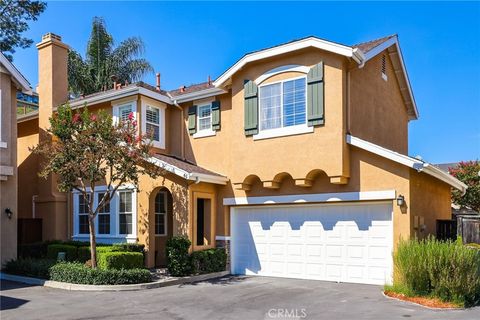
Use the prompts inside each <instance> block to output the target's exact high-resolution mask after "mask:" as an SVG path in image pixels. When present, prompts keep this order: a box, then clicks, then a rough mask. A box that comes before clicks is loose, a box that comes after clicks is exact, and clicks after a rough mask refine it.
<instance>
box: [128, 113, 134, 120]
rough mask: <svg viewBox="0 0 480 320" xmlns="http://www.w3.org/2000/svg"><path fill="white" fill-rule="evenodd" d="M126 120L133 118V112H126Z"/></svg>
mask: <svg viewBox="0 0 480 320" xmlns="http://www.w3.org/2000/svg"><path fill="white" fill-rule="evenodd" d="M128 120H133V112H130V113H129V114H128Z"/></svg>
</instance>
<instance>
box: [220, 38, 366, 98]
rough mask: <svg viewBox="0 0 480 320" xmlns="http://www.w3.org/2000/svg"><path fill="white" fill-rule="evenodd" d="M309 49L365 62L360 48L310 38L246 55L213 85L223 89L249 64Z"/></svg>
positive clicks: (359, 62)
mask: <svg viewBox="0 0 480 320" xmlns="http://www.w3.org/2000/svg"><path fill="white" fill-rule="evenodd" d="M308 47H314V48H318V49H322V50H325V51H329V52H333V53H336V54H339V55H342V56H345V57H347V58H352V59H353V60H355V62H357V63H358V64H361V63H362V62H363V58H362V56H363V53H362V51H361V50H359V49H358V48H356V49H357V50H354V48H352V47H349V46H345V45H342V44H338V43H335V42H331V41H327V40H323V39H319V38H316V37H308V38H305V39H301V40H298V41H294V42H290V43H286V44H284V45H280V46H276V47H273V48H268V49H264V50H261V51H257V52H253V53H249V54H246V55H245V56H243V57H242V58H241V59H240V60H238V61H237V62H236V63H235V64H234V65H233V66H231V67H230V68H229V69H227V71H225V72H224V73H223V74H222V75H220V77H218V78H217V79H216V80H215V81H214V82H213V85H214V86H215V87H217V88H218V87H222V86H223V85H224V84H225V83H226V82H227V81H228V80H229V79H230V78H231V77H232V75H233V74H235V73H236V72H237V71H238V70H240V69H241V68H242V67H243V66H244V65H246V64H247V63H250V62H253V61H257V60H260V59H266V58H270V57H273V56H276V55H279V54H284V53H288V52H292V51H296V50H300V49H305V48H308Z"/></svg>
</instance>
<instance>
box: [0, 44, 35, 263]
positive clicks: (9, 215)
mask: <svg viewBox="0 0 480 320" xmlns="http://www.w3.org/2000/svg"><path fill="white" fill-rule="evenodd" d="M17 91H23V92H25V93H29V92H30V91H31V90H30V84H29V83H28V81H27V80H26V79H25V77H24V76H23V75H22V74H21V73H20V72H19V71H18V69H17V68H15V66H14V65H13V64H12V63H11V62H10V61H9V60H8V59H7V58H6V57H5V56H4V55H3V54H2V53H1V52H0V226H1V233H0V235H1V239H0V241H1V249H0V254H1V264H3V263H4V262H6V261H8V260H10V259H13V258H15V257H16V256H17V216H18V211H17V165H16V164H17V126H16V125H15V119H16V117H17V98H16V97H17Z"/></svg>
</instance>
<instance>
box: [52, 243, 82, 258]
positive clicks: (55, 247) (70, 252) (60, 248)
mask: <svg viewBox="0 0 480 320" xmlns="http://www.w3.org/2000/svg"><path fill="white" fill-rule="evenodd" d="M59 252H65V253H66V260H67V261H75V260H76V259H77V247H75V246H72V245H68V244H50V245H48V247H47V258H49V259H57V257H58V253H59Z"/></svg>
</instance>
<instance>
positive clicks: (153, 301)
mask: <svg viewBox="0 0 480 320" xmlns="http://www.w3.org/2000/svg"><path fill="white" fill-rule="evenodd" d="M1 285H2V291H1V295H2V297H1V309H2V311H1V316H0V318H1V319H2V320H7V319H49V320H50V319H138V320H144V319H175V320H181V319H195V320H201V319H205V320H214V319H222V320H227V319H248V320H255V319H295V316H296V317H297V319H329V320H330V319H455V320H461V319H472V320H473V319H480V307H477V308H473V309H469V310H456V311H432V310H428V309H425V308H422V307H419V306H415V305H411V304H407V303H404V302H399V301H393V300H389V299H386V298H384V297H383V296H382V294H381V287H378V286H371V285H356V284H346V283H340V284H338V283H333V282H323V281H308V280H292V279H280V278H264V277H225V278H222V279H218V280H213V281H205V282H198V283H195V284H186V285H180V286H174V287H166V288H158V289H150V290H144V291H129V292H125V291H124V292H80V291H64V290H60V289H52V288H45V287H38V286H26V285H22V284H18V283H13V282H7V281H2V283H1Z"/></svg>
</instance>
